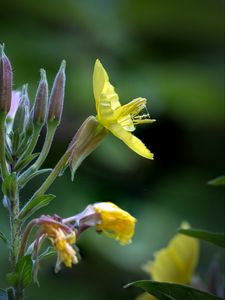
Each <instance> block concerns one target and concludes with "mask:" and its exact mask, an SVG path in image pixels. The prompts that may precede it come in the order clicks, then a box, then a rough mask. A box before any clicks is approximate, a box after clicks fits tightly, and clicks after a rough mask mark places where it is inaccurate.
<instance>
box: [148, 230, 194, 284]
mask: <svg viewBox="0 0 225 300" xmlns="http://www.w3.org/2000/svg"><path fill="white" fill-rule="evenodd" d="M198 256H199V242H198V240H197V239H194V238H191V237H187V236H184V235H181V234H177V235H175V237H174V238H173V239H172V240H171V241H170V242H169V244H168V246H167V247H166V248H164V249H161V250H160V251H158V252H156V254H155V259H154V261H153V262H150V263H148V264H147V265H146V266H145V268H144V269H145V271H147V272H148V273H149V274H150V275H151V277H152V279H153V280H156V281H164V282H172V283H179V284H188V283H190V282H191V279H192V277H193V273H194V270H195V267H196V265H197V262H198Z"/></svg>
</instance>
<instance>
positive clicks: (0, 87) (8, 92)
mask: <svg viewBox="0 0 225 300" xmlns="http://www.w3.org/2000/svg"><path fill="white" fill-rule="evenodd" d="M11 96H12V67H11V63H10V61H9V59H8V57H7V56H6V55H5V53H4V45H0V112H4V113H8V112H9V110H10V106H11Z"/></svg>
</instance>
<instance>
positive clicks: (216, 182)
mask: <svg viewBox="0 0 225 300" xmlns="http://www.w3.org/2000/svg"><path fill="white" fill-rule="evenodd" d="M208 184H210V185H213V186H224V185H225V176H224V175H222V176H218V177H216V178H214V179H212V180H210V181H208Z"/></svg>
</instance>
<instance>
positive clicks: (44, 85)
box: [33, 69, 48, 125]
mask: <svg viewBox="0 0 225 300" xmlns="http://www.w3.org/2000/svg"><path fill="white" fill-rule="evenodd" d="M40 72H41V79H40V82H39V85H38V89H37V94H36V97H35V103H34V111H33V123H34V124H37V125H44V123H45V121H46V112H47V101H48V82H47V78H46V72H45V70H43V69H41V70H40Z"/></svg>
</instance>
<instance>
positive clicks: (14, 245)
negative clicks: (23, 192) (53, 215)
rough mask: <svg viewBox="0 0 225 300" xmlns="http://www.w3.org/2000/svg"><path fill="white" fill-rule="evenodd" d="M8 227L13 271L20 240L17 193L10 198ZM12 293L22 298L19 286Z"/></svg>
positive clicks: (19, 298) (18, 299) (19, 299)
mask: <svg viewBox="0 0 225 300" xmlns="http://www.w3.org/2000/svg"><path fill="white" fill-rule="evenodd" d="M10 205H11V210H10V225H11V226H10V227H11V242H10V250H11V255H10V260H11V266H12V271H15V269H16V264H17V261H18V253H19V249H20V242H21V225H22V224H21V221H20V220H19V219H18V215H19V211H20V207H19V194H18V193H17V195H16V196H15V198H14V199H10ZM14 291H15V293H14V295H15V300H23V299H24V298H23V297H24V295H23V294H24V293H23V290H21V289H20V288H19V287H15V288H14Z"/></svg>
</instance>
